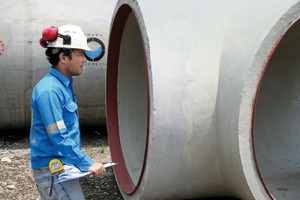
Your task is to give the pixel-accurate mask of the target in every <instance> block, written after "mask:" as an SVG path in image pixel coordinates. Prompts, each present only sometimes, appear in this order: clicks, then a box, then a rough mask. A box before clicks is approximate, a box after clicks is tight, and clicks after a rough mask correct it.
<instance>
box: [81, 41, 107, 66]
mask: <svg viewBox="0 0 300 200" xmlns="http://www.w3.org/2000/svg"><path fill="white" fill-rule="evenodd" d="M87 43H88V44H90V45H89V46H91V45H93V47H96V48H93V49H96V50H93V51H85V56H86V59H87V60H88V61H91V62H96V61H99V60H100V59H101V58H103V56H104V54H105V46H104V43H103V42H102V41H101V40H100V39H98V38H95V37H91V38H88V39H87Z"/></svg>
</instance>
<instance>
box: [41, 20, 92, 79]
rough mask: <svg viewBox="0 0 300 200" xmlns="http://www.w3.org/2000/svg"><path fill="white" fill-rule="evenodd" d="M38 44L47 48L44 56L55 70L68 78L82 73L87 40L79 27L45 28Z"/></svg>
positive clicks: (87, 48)
mask: <svg viewBox="0 0 300 200" xmlns="http://www.w3.org/2000/svg"><path fill="white" fill-rule="evenodd" d="M40 44H41V45H42V46H43V47H45V48H47V50H46V52H45V53H46V56H47V58H48V60H49V62H50V63H51V64H52V65H53V67H55V68H56V69H57V70H59V71H60V72H62V73H63V74H65V75H66V76H68V77H72V76H77V75H80V74H81V72H82V71H83V66H84V62H85V61H86V58H85V53H84V52H85V50H91V49H90V48H89V47H88V46H87V39H86V36H85V35H84V33H83V31H82V30H81V28H80V27H78V26H74V25H65V26H60V27H58V28H56V27H47V28H46V29H44V31H43V36H42V38H41V39H40Z"/></svg>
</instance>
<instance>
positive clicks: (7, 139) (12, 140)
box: [0, 127, 238, 200]
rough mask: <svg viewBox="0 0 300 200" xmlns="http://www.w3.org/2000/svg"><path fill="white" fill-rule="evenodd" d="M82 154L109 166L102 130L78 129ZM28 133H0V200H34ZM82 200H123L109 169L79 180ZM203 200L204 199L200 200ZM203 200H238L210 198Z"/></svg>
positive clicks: (95, 128)
mask: <svg viewBox="0 0 300 200" xmlns="http://www.w3.org/2000/svg"><path fill="white" fill-rule="evenodd" d="M81 132H82V142H83V151H84V152H86V153H87V154H88V155H89V156H90V157H92V158H93V159H94V160H95V161H99V162H103V163H106V162H111V157H110V151H109V146H108V141H107V134H106V132H105V129H104V128H101V127H100V128H99V127H89V128H82V131H81ZM28 135H29V130H0V174H1V175H0V200H38V199H39V195H38V193H37V190H36V186H35V183H34V182H33V179H32V175H31V167H30V161H29V140H28ZM80 181H81V185H82V189H83V192H84V195H85V197H86V200H101V199H103V200H123V198H122V196H121V194H120V192H119V189H118V186H117V183H116V181H115V177H114V173H113V170H112V168H109V169H107V170H106V173H105V174H104V175H102V176H100V177H94V176H87V177H83V178H81V179H80ZM202 200H205V199H202ZM206 200H238V199H233V198H226V197H220V198H211V199H206Z"/></svg>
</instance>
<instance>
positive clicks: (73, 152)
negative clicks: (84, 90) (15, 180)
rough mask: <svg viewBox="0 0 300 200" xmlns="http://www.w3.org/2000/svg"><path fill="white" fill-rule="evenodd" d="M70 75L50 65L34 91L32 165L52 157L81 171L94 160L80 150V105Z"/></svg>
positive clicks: (46, 164) (31, 133)
mask: <svg viewBox="0 0 300 200" xmlns="http://www.w3.org/2000/svg"><path fill="white" fill-rule="evenodd" d="M72 83H73V78H68V77H66V76H65V75H64V74H62V73H61V72H59V71H58V70H56V69H54V68H53V67H50V69H49V73H48V74H46V75H45V76H44V77H43V78H42V79H41V80H40V81H39V82H38V83H37V85H36V86H35V87H34V89H33V91H32V100H31V106H32V120H31V129H30V160H31V166H32V169H40V168H43V167H45V166H48V163H49V161H50V160H51V159H53V158H58V159H60V160H61V161H62V162H63V163H64V164H72V165H75V166H76V167H78V168H79V169H80V170H81V171H87V169H88V168H89V167H90V166H91V165H92V164H93V163H94V161H93V160H92V159H91V158H90V157H88V156H87V155H86V154H85V153H84V152H83V151H82V150H81V138H80V129H79V120H78V119H79V117H78V106H77V102H76V96H75V95H74V93H73V89H72Z"/></svg>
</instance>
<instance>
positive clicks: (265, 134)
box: [253, 21, 300, 200]
mask: <svg viewBox="0 0 300 200" xmlns="http://www.w3.org/2000/svg"><path fill="white" fill-rule="evenodd" d="M299 35H300V22H299V21H297V22H296V23H295V24H294V25H293V26H292V27H290V28H289V30H288V31H287V32H286V34H285V35H284V36H283V37H282V39H281V41H280V42H279V44H278V45H277V46H276V49H275V50H274V52H273V54H272V55H271V57H270V59H269V62H268V63H267V66H266V71H265V73H264V75H263V77H262V80H261V85H260V90H259V93H258V95H257V99H256V109H255V111H254V112H255V114H254V124H253V126H254V129H253V131H254V132H253V137H254V151H255V157H256V162H257V167H258V171H259V173H260V177H261V180H262V182H263V184H264V186H265V187H266V189H267V192H268V193H269V194H270V196H272V198H274V199H278V200H279V199H300V191H299V185H300V178H299V174H300V56H299V53H300V37H299Z"/></svg>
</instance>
